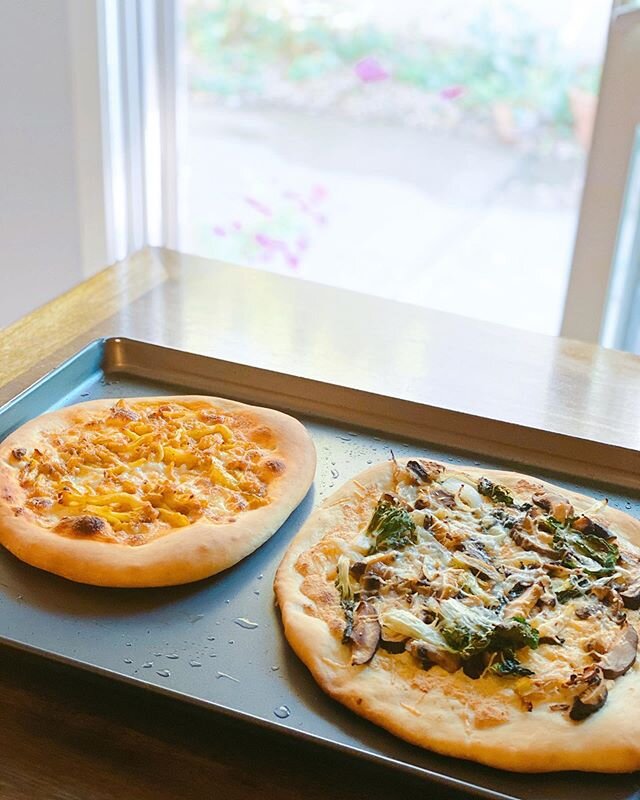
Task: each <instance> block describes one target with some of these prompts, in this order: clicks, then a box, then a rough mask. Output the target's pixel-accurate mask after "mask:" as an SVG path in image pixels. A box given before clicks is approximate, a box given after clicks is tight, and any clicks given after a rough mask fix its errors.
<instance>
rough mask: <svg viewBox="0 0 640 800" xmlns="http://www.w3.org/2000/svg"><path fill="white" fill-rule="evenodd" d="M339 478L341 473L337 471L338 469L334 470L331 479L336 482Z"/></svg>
mask: <svg viewBox="0 0 640 800" xmlns="http://www.w3.org/2000/svg"><path fill="white" fill-rule="evenodd" d="M339 476H340V473H339V472H338V470H337V469H332V470H331V477H332V478H333V479H334V480H335V479H336V478H338V477H339Z"/></svg>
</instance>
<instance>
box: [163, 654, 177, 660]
mask: <svg viewBox="0 0 640 800" xmlns="http://www.w3.org/2000/svg"><path fill="white" fill-rule="evenodd" d="M166 657H167V658H170V659H171V660H172V661H173V660H175V659H176V658H180V656H179V655H178V654H177V653H167V655H166Z"/></svg>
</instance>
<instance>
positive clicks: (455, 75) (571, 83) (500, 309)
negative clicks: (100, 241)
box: [179, 0, 610, 334]
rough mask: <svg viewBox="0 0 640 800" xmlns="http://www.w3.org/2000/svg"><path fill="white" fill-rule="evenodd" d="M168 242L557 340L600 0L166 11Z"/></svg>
mask: <svg viewBox="0 0 640 800" xmlns="http://www.w3.org/2000/svg"><path fill="white" fill-rule="evenodd" d="M181 5H182V18H183V25H184V31H183V33H184V35H183V37H182V42H183V45H182V52H181V56H180V59H181V69H182V73H183V77H184V81H185V82H186V88H187V93H186V103H185V105H184V107H183V122H184V128H185V130H186V136H185V139H184V142H183V146H182V149H181V151H180V155H179V160H180V163H179V167H180V174H181V180H182V182H183V194H182V197H183V200H182V205H181V208H180V210H179V216H180V220H181V223H180V224H181V231H180V235H181V243H182V247H183V249H185V250H188V251H191V252H197V253H199V254H202V255H205V256H210V257H216V258H220V259H223V260H227V261H232V262H235V263H239V264H243V265H248V266H253V267H257V268H260V269H266V270H270V271H274V272H279V273H282V274H287V275H292V276H299V277H300V278H303V279H308V280H314V281H319V282H321V283H328V284H331V285H334V286H340V287H344V288H349V289H354V290H357V291H365V292H368V293H371V294H377V295H381V296H385V297H389V298H393V299H397V300H402V301H407V302H413V303H417V304H420V305H423V306H427V307H431V308H439V309H443V310H446V311H453V312H456V313H461V314H466V315H469V316H472V317H477V318H482V319H488V320H492V321H496V322H501V323H504V324H508V325H515V326H517V327H523V328H528V329H530V330H538V331H542V332H546V333H551V334H556V333H557V332H558V330H559V327H560V322H561V313H562V307H563V302H564V295H565V290H566V284H567V279H568V274H569V269H570V266H571V255H572V248H573V241H574V236H575V228H576V222H577V216H578V210H579V202H580V193H581V189H582V184H583V179H584V171H585V163H586V156H587V154H588V149H589V142H590V136H591V130H592V125H593V118H594V114H595V110H596V98H597V91H598V81H599V75H600V69H601V62H602V57H603V52H604V45H605V38H606V31H607V24H608V16H609V13H610V2H609V1H608V0H467V2H465V3H451V2H450V0H430V2H428V3H426V2H424V0H397V1H396V2H394V3H391V2H389V0H318V2H315V1H314V0H182V4H181Z"/></svg>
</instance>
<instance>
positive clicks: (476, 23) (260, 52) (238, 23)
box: [186, 0, 599, 135]
mask: <svg viewBox="0 0 640 800" xmlns="http://www.w3.org/2000/svg"><path fill="white" fill-rule="evenodd" d="M313 5H314V4H312V3H309V6H308V8H310V9H311V10H312V11H313ZM303 7H304V6H303ZM274 9H275V11H274ZM186 17H187V18H186V35H187V45H188V51H189V58H190V70H189V83H190V88H191V89H192V90H195V91H198V92H203V93H208V94H210V95H212V96H214V97H217V98H219V99H222V100H227V101H231V100H232V101H234V102H235V103H238V104H244V105H250V104H252V103H256V102H259V101H260V99H261V98H263V97H265V96H266V97H268V96H269V92H268V89H269V83H270V82H272V81H274V80H277V81H279V82H280V84H284V85H285V86H286V85H288V84H290V85H291V86H292V87H296V88H297V90H300V89H304V88H305V86H308V87H309V89H310V91H311V89H312V87H313V86H316V85H317V82H318V81H324V82H325V83H328V84H329V85H331V79H332V78H334V79H336V85H337V84H338V81H337V79H338V78H340V77H343V76H345V75H353V71H354V67H355V65H356V64H357V63H358V62H360V61H361V60H362V59H365V58H371V57H373V58H375V59H376V62H378V63H379V64H381V65H382V67H383V68H384V70H385V71H386V72H388V73H389V78H388V79H387V80H385V81H381V83H380V85H382V84H385V85H387V86H388V85H392V86H393V85H395V86H398V85H404V86H409V87H413V88H415V89H418V90H420V91H421V92H423V93H425V94H426V95H429V96H431V97H435V98H440V99H443V100H447V99H449V100H453V101H455V103H456V104H457V105H458V106H459V107H461V108H462V110H463V111H464V112H466V113H467V114H473V115H475V116H478V117H480V118H482V117H487V118H488V117H489V116H490V114H491V111H492V108H493V107H494V106H496V105H497V104H500V105H506V106H508V108H509V109H510V110H511V113H512V114H513V116H514V119H515V121H516V123H518V122H519V121H520V122H521V123H522V125H523V126H524V127H527V128H532V127H538V128H539V127H540V126H543V127H547V128H550V129H551V131H552V132H553V133H555V134H556V135H557V134H563V133H565V132H568V131H569V129H570V126H571V122H572V120H571V112H570V106H569V93H570V90H571V89H573V88H577V89H581V90H584V91H587V92H590V93H594V94H595V93H596V92H597V84H598V79H599V66H598V65H597V64H589V65H582V64H573V65H568V64H567V63H566V58H567V56H566V53H563V52H562V49H561V48H560V47H559V45H558V42H557V41H556V38H555V37H554V36H552V35H550V34H549V33H548V32H547V31H540V30H536V29H535V28H534V27H533V26H532V25H530V24H528V21H527V19H526V18H519V19H517V20H515V18H514V22H515V23H516V24H515V25H512V26H510V31H509V33H505V32H504V30H502V31H499V30H498V29H497V27H496V25H495V23H494V21H493V20H492V18H491V17H490V16H489V15H486V16H483V17H480V18H477V19H475V20H472V21H470V22H469V24H468V26H467V28H466V30H464V31H461V32H460V37H459V41H458V42H450V43H444V42H437V41H435V40H434V41H429V40H428V39H425V38H424V37H423V38H421V39H419V38H417V37H416V38H411V37H410V36H407V35H405V36H402V37H400V36H398V35H394V34H391V33H388V32H385V31H383V30H381V29H380V28H377V27H375V26H373V25H368V24H363V25H350V26H346V25H339V24H337V22H339V20H338V21H336V20H335V19H334V18H333V17H331V16H329V15H326V16H320V15H318V14H317V13H316V14H315V15H314V13H310V12H306V13H303V12H298V13H297V14H292V13H287V12H286V11H285V10H284V7H279V6H278V4H277V3H274V2H266V1H265V0H217V2H211V0H209V2H207V3H204V2H201V3H195V2H192V3H189V4H187V15H186ZM355 84H356V88H357V86H358V85H359V84H358V82H357V81H356V82H355ZM340 86H344V81H342V83H341V84H340ZM336 91H337V92H338V94H339V91H340V89H339V88H338V89H337V90H336ZM336 96H338V95H336Z"/></svg>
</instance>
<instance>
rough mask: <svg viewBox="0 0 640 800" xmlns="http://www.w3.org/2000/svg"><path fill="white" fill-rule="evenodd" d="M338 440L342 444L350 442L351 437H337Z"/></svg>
mask: <svg viewBox="0 0 640 800" xmlns="http://www.w3.org/2000/svg"><path fill="white" fill-rule="evenodd" d="M338 439H342V441H343V442H350V441H351V437H350V436H338Z"/></svg>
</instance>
